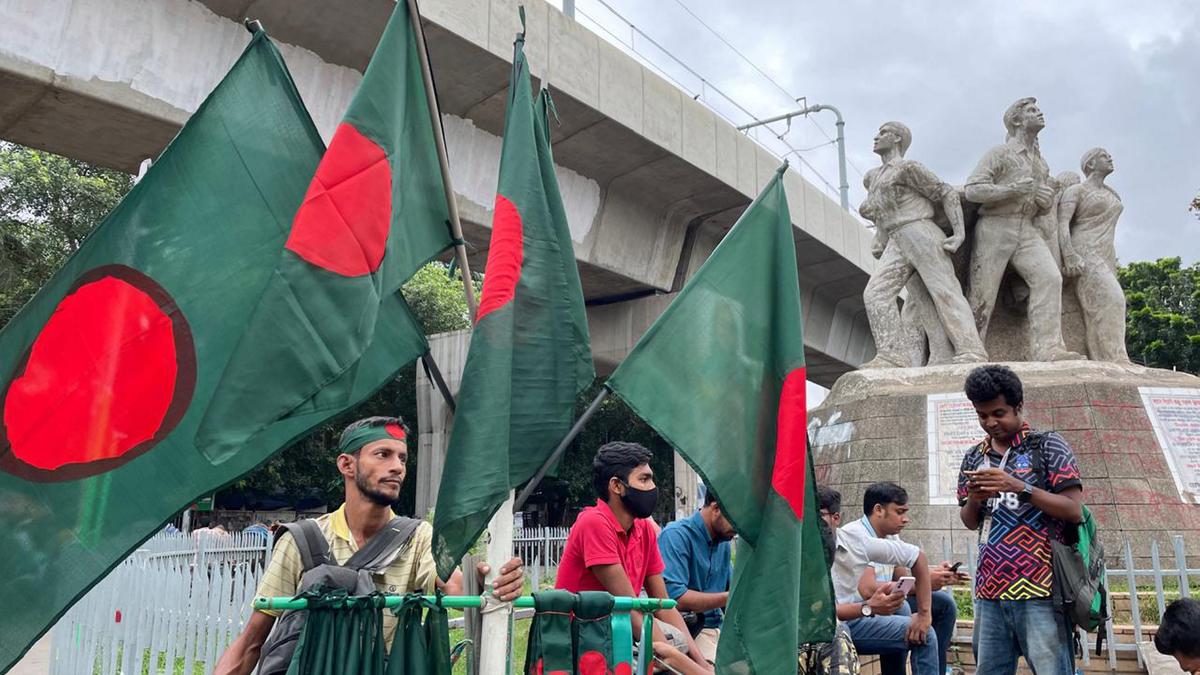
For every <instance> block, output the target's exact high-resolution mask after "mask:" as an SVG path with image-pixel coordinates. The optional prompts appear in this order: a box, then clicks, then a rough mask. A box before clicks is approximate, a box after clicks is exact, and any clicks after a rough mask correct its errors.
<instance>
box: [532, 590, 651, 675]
mask: <svg viewBox="0 0 1200 675" xmlns="http://www.w3.org/2000/svg"><path fill="white" fill-rule="evenodd" d="M533 604H534V610H535V614H534V617H533V624H532V625H531V626H530V628H529V641H528V643H527V645H528V646H527V648H526V650H525V671H524V672H525V675H632V673H633V668H634V664H633V662H632V660H630V659H626V660H619V659H618V658H617V657H616V656H614V654H615V653H616V652H617V651H624V652H630V651H631V650H632V643H631V642H630V641H631V640H632V635H627V636H626V638H625V639H626V641H627V642H626V644H624V645H622V646H621V647H622V649H620V650H618V649H617V646H616V645H614V644H613V639H614V635H613V621H614V617H613V606H614V600H613V596H611V595H609V594H608V593H604V592H600V591H583V592H582V593H579V594H578V595H576V594H574V593H570V592H568V591H560V590H554V591H541V592H538V593H534V594H533ZM628 618H629V617H628V614H627V613H623V615H622V617H621V619H623V620H626V621H627V620H628Z"/></svg>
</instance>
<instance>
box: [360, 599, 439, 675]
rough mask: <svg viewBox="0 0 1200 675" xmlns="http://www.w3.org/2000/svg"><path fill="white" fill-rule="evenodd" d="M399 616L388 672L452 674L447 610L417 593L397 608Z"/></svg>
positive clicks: (398, 673) (397, 673)
mask: <svg viewBox="0 0 1200 675" xmlns="http://www.w3.org/2000/svg"><path fill="white" fill-rule="evenodd" d="M396 615H397V616H398V617H399V621H397V622H396V633H395V637H393V638H392V653H391V654H389V655H388V667H387V675H450V672H451V666H450V621H449V615H448V614H447V613H446V610H445V609H443V608H442V607H440V606H439V605H437V604H436V603H431V602H428V601H426V600H425V599H424V598H423V597H422V596H421V595H420V594H419V593H415V594H412V595H409V596H408V597H407V598H405V600H404V604H402V605H400V606H399V607H397V608H396ZM338 672H342V673H353V672H355V671H353V670H350V669H346V670H342V671H338Z"/></svg>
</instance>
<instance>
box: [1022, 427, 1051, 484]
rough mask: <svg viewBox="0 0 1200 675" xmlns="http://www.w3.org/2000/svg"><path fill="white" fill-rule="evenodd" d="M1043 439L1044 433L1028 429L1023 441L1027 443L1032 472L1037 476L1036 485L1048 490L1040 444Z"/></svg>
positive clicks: (1044, 437)
mask: <svg viewBox="0 0 1200 675" xmlns="http://www.w3.org/2000/svg"><path fill="white" fill-rule="evenodd" d="M1045 441H1046V434H1045V432H1042V431H1030V432H1029V433H1028V434H1026V435H1025V442H1026V443H1028V444H1029V460H1030V463H1031V464H1032V466H1033V473H1034V475H1036V476H1037V481H1038V482H1037V486H1038V487H1040V488H1041V489H1043V490H1046V491H1049V489H1050V487H1049V485H1050V481H1049V479H1048V478H1047V476H1046V463H1045V458H1044V457H1043V456H1042V444H1043V443H1044V442H1045Z"/></svg>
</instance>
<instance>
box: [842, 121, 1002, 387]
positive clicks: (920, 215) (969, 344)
mask: <svg viewBox="0 0 1200 675" xmlns="http://www.w3.org/2000/svg"><path fill="white" fill-rule="evenodd" d="M911 143H912V132H910V131H909V130H908V127H906V126H905V125H903V124H901V123H899V122H886V123H884V124H883V126H881V127H879V133H877V134H875V142H874V150H875V153H876V154H878V155H879V158H880V160H881V162H882V166H879V167H876V168H874V169H871V170H870V171H869V172H867V176H866V178H865V180H864V184H865V185H866V188H867V199H866V201H865V202H863V204H862V206H861V207H860V209H859V213H861V214H862V215H863V217H864V218H868V219H870V220H871V221H872V222H874V223H875V226H876V230H875V242H874V243H873V245H872V252H873V253H874V254H875V255H876V257H878V258H879V265H878V267H877V268H876V270H875V273H874V274H872V275H871V279H870V280H869V281H868V282H867V287H866V289H865V290H864V291H863V301H864V303H865V305H866V310H867V319H868V321H869V322H870V324H871V332H872V334H873V335H874V336H875V347H876V350H877V352H878V353H877V355H876V357H875V358H874V359H873V360H871V361H870V362H869V363H866V364H864V365H863V368H897V367H903V366H907V365H909V363H910V359H909V356H908V352H909V350H908V349H907V348H906V345H905V344H904V335H905V333H906V331H905V330H904V326H903V323H902V321H901V318H900V311H899V308H898V307H897V300H898V298H899V297H900V291H901V289H903V288H904V286H905V284H907V283H908V281H909V279H910V278H912V276H913V275H914V274H917V275H919V276H920V278H921V281H922V282H923V283H924V285H925V288H927V289H928V291H929V296H930V298H931V300H932V303H933V306H934V308H936V310H937V315H938V318H939V319H941V322H942V325H943V326H945V329H946V334H947V336H948V337H949V338H950V341H951V343H952V344H953V345H954V351H955V356H954V359H953V360H954V362H956V363H973V362H978V361H984V360H986V359H987V354H986V353H985V352H984V349H983V342H982V341H981V340H980V339H979V334H978V332H976V330H975V325H974V322H973V321H972V318H971V308H970V306H969V305H967V301H966V298H964V297H963V293H962V286H961V285H960V284H959V282H958V279H957V278H956V277H955V276H954V266H953V265H952V264H951V262H950V255H949V254H950V253H952V252H954V251H957V250H958V247H959V246H961V245H962V243H963V239H964V238H965V226H964V224H963V215H962V207H961V205H960V203H959V200H958V193H957V192H956V191H955V190H954V189H953V188H952V187H950V186H949V185H947V184H946V183H943V182H942V181H941V179H939V178H938V177H937V176H936V175H934V173H933V172H932V171H930V170H929V169H927V168H925V167H924V166H923V165H922V164H920V163H919V162H915V161H913V160H910V159H905V158H904V153H905V152H906V151H907V150H908V146H909V145H910V144H911ZM935 205H940V206H941V208H942V209H944V210H945V212H946V216H947V218H948V219H949V221H950V225H951V228H952V230H953V234H951V235H950V236H949V237H947V236H946V234H945V232H943V231H942V229H941V228H940V227H938V226H937V224H935V223H934V222H933V217H934V209H935Z"/></svg>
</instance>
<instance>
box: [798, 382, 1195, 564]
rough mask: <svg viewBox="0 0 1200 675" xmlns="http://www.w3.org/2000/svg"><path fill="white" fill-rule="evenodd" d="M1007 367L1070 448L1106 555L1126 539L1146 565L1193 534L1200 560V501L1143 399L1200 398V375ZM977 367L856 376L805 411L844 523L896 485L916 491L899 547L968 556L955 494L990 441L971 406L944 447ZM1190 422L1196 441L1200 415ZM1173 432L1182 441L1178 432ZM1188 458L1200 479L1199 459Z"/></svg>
mask: <svg viewBox="0 0 1200 675" xmlns="http://www.w3.org/2000/svg"><path fill="white" fill-rule="evenodd" d="M1007 365H1009V366H1010V367H1011V368H1013V370H1014V371H1016V373H1017V374H1018V375H1019V376H1020V377H1021V379H1022V381H1023V382H1024V385H1025V416H1026V419H1028V421H1029V422H1030V424H1032V425H1033V426H1034V428H1037V429H1041V430H1053V431H1058V432H1059V433H1061V434H1062V435H1063V437H1064V438H1066V440H1067V441H1068V442H1069V443H1070V444H1071V446H1072V448H1074V450H1075V453H1076V457H1077V458H1078V461H1079V466H1080V470H1081V472H1082V475H1083V483H1084V498H1085V500H1086V503H1087V505H1088V508H1089V509H1091V511H1092V513H1093V514H1094V515H1095V517H1096V520H1097V522H1098V524H1099V526H1100V528H1101V532H1102V537H1103V540H1104V542H1105V545H1106V547H1107V550H1108V552H1109V554H1110V556H1119V555H1120V554H1121V550H1122V548H1121V547H1122V546H1123V544H1124V539H1126V538H1127V539H1128V540H1129V541H1130V543H1131V545H1132V550H1133V555H1134V557H1135V558H1136V559H1139V561H1138V562H1148V560H1149V556H1150V545H1151V541H1153V540H1157V541H1158V543H1159V547H1160V549H1161V550H1163V551H1164V553H1165V552H1167V551H1170V550H1171V538H1172V536H1173V535H1176V534H1180V535H1183V536H1184V537H1185V542H1186V546H1187V549H1188V550H1189V552H1191V553H1193V554H1195V553H1196V552H1200V504H1198V503H1197V501H1200V498H1198V497H1200V496H1197V495H1195V494H1193V493H1190V492H1188V491H1187V489H1186V482H1187V480H1186V477H1185V479H1184V488H1185V489H1181V488H1180V485H1179V482H1178V481H1177V479H1176V477H1175V474H1177V473H1179V471H1174V472H1173V470H1172V467H1171V465H1170V463H1169V460H1168V457H1167V454H1166V453H1164V450H1163V447H1162V444H1161V443H1160V438H1161V433H1162V432H1163V428H1162V425H1161V424H1160V425H1159V427H1160V428H1159V429H1157V430H1156V428H1155V424H1154V423H1152V419H1151V414H1150V413H1149V412H1148V404H1147V403H1145V402H1144V399H1143V395H1144V394H1149V393H1152V392H1150V389H1147V388H1154V389H1155V390H1156V391H1157V392H1158V394H1159V395H1169V393H1168V391H1167V390H1171V391H1173V392H1176V395H1177V396H1185V397H1186V396H1187V395H1188V394H1189V392H1190V393H1191V395H1193V396H1200V378H1197V377H1193V376H1191V375H1187V374H1184V373H1176V372H1172V371H1164V370H1156V369H1147V368H1140V367H1134V366H1124V367H1122V366H1117V365H1114V364H1107V363H1098V362H1091V361H1075V362H1068V363H1059V364H1050V363H1012V364H1007ZM970 370H971V367H970V366H938V367H932V368H912V369H886V370H869V371H861V370H860V371H856V372H852V373H848V374H846V375H844V376H842V377H841V378H840V379H839V380H838V382H837V384H835V385H834V388H833V390H832V392H831V393H830V395H829V397H828V398H827V399H826V400H825V401H824V402H822V404H821V406H820V407H818V408H816V409H814V410H812V411H810V412H809V420H810V423H809V424H810V426H809V432H810V436H811V437H812V438H813V453H814V455H813V456H814V462H815V463H816V467H817V479H818V481H819V482H821V483H825V484H829V485H831V486H832V487H834V488H836V489H838V490H839V491H841V493H842V513H843V519H851V518H855V517H858V516H859V515H861V513H862V496H863V492H864V490H865V489H866V487H867V486H868V485H870V484H871V483H874V482H877V481H892V482H895V483H898V484H900V485H901V486H903V487H904V488H905V489H906V490H907V491H908V494H909V498H910V504H912V506H913V509H912V523H911V525H909V527H908V529H906V530H905V531H904V534H903V535H902V536H903V538H904V539H905V540H906V541H909V542H912V543H915V544H918V545H920V546H921V547H922V548H924V549H925V550H926V551H927V552H928V553H929V555H930V559H931V560H933V559H936V560H941V556H942V551H943V546H944V545H946V544H949V547H950V548H951V549H952V553H953V556H954V559H955V560H965V559H966V556H967V552H968V550H970V549H972V548H973V547H974V545H975V543H976V535H975V533H974V532H972V531H968V530H967V529H965V528H964V527H963V525H962V523H961V522H960V521H959V517H958V506H957V504H956V503H955V501H954V498H953V497H954V495H953V487H952V486H953V485H954V484H955V481H956V479H957V475H958V471H959V468H960V463H961V460H962V456H963V454H964V453H965V451H966V450H967V449H968V448H969V447H970V446H971V445H972V444H973V443H974V442H978V441H979V440H982V438H983V431H982V430H980V429H979V428H978V426H977V425H976V426H975V427H974V429H971V428H970V426H969V423H970V421H971V420H972V418H973V414H974V413H973V410H971V409H969V408H965V407H960V408H959V409H958V411H957V415H958V418H957V424H958V429H959V434H958V436H956V437H955V436H953V435H951V438H952V439H953V440H951V441H945V440H944V439H945V438H946V434H945V431H944V430H945V428H948V427H949V425H948V424H946V423H945V420H946V419H947V416H946V415H945V411H946V410H947V409H949V408H951V407H953V406H954V405H956V404H957V405H960V406H961V405H966V399H965V397H963V396H961V394H962V388H963V381H964V380H965V378H966V375H967V373H968V372H970ZM956 399H957V400H958V402H957V403H956V402H955V401H956ZM1185 403H1186V401H1185ZM939 411H941V412H942V416H941V417H939V416H938V412H939ZM1160 417H1161V415H1160ZM1193 424H1194V425H1195V426H1194V429H1195V430H1196V433H1195V434H1194V435H1193V436H1191V439H1192V442H1195V441H1196V440H1200V407H1198V408H1197V414H1196V419H1195V420H1194V422H1193ZM939 425H941V428H942V429H943V431H942V439H943V440H939V439H938V434H939ZM1184 426H1185V427H1186V426H1187V423H1186V422H1184ZM1175 431H1176V432H1177V433H1176V438H1178V437H1179V436H1180V434H1179V433H1178V432H1179V427H1178V425H1176V427H1175ZM1168 433H1170V432H1169V431H1168ZM1188 433H1190V432H1186V430H1185V432H1184V433H1183V435H1184V436H1186V435H1188ZM1183 440H1184V441H1187V440H1188V439H1187V438H1184V439H1183ZM1175 461H1176V462H1179V461H1180V460H1178V459H1177V460H1175ZM1183 461H1185V462H1187V461H1190V462H1193V464H1192V465H1191V470H1192V471H1196V470H1200V465H1198V464H1196V463H1195V462H1196V461H1197V460H1196V456H1195V453H1194V452H1193V453H1192V455H1191V459H1188V458H1187V457H1184V459H1183ZM1185 471H1186V469H1185ZM947 493H949V494H947ZM1139 566H1141V565H1139Z"/></svg>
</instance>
